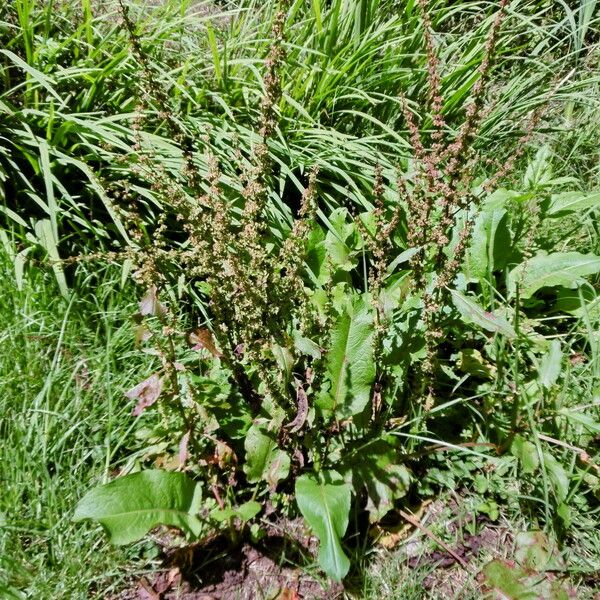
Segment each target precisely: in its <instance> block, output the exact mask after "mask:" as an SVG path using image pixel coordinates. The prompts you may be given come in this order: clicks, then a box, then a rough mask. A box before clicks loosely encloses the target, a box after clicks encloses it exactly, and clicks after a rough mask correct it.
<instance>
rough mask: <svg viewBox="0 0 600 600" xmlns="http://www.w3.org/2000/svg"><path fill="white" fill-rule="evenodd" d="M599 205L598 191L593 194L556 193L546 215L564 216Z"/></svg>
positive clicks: (599, 194) (599, 193)
mask: <svg viewBox="0 0 600 600" xmlns="http://www.w3.org/2000/svg"><path fill="white" fill-rule="evenodd" d="M599 206H600V192H598V191H596V192H592V193H591V194H585V193H582V192H565V193H564V194H556V195H554V196H552V197H551V199H550V206H549V207H548V210H547V211H546V215H547V216H549V217H562V216H563V215H566V214H569V213H573V212H581V211H584V210H587V209H589V208H596V207H599Z"/></svg>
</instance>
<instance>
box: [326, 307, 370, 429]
mask: <svg viewBox="0 0 600 600" xmlns="http://www.w3.org/2000/svg"><path fill="white" fill-rule="evenodd" d="M373 335H374V331H373V315H372V312H371V309H370V305H369V304H368V303H367V301H365V300H364V299H363V298H357V299H355V301H354V302H353V304H352V305H351V306H346V308H345V309H344V310H343V312H342V313H341V314H340V315H339V317H338V319H337V322H336V323H335V324H334V326H333V331H332V333H331V345H330V347H329V350H328V352H327V354H326V375H327V380H328V382H329V389H328V390H327V391H326V392H325V393H323V394H322V395H321V396H320V398H319V405H320V406H321V408H323V409H324V410H326V411H332V412H334V413H335V415H336V417H337V418H340V419H341V418H347V417H350V416H352V415H356V414H359V413H360V412H362V410H363V409H364V408H365V406H366V405H367V404H368V402H369V400H370V399H371V388H372V386H373V381H374V380H375V360H374V357H373Z"/></svg>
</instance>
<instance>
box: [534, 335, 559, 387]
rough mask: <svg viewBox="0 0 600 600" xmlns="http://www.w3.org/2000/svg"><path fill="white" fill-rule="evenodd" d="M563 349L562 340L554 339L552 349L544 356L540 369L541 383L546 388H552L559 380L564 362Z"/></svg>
mask: <svg viewBox="0 0 600 600" xmlns="http://www.w3.org/2000/svg"><path fill="white" fill-rule="evenodd" d="M562 358H563V354H562V350H561V349H560V341H559V340H552V344H551V345H550V350H549V351H548V352H547V354H545V355H544V357H543V358H542V362H541V364H540V369H539V377H540V383H541V384H542V385H543V386H544V387H545V388H546V389H549V388H551V387H552V386H553V385H554V384H555V383H556V382H557V380H558V377H559V375H560V369H561V363H562Z"/></svg>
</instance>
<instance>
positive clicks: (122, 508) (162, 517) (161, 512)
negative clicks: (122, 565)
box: [73, 470, 202, 544]
mask: <svg viewBox="0 0 600 600" xmlns="http://www.w3.org/2000/svg"><path fill="white" fill-rule="evenodd" d="M201 500H202V497H201V487H200V485H199V484H197V483H196V482H195V481H193V480H192V479H190V478H189V477H188V476H187V475H186V474H185V473H174V472H169V471H159V470H152V471H141V472H140V473H133V474H131V475H125V476H124V477H119V478H118V479H115V480H114V481H111V482H110V483H107V484H106V485H101V486H98V487H96V488H94V489H92V490H90V491H89V492H88V493H87V494H86V495H85V496H84V497H83V498H82V499H81V500H80V502H79V504H78V505H77V508H76V509H75V514H74V516H73V519H74V520H75V521H82V520H84V519H91V520H93V521H97V522H98V523H100V524H101V525H102V526H103V527H104V529H105V530H106V532H107V533H108V535H109V536H110V540H111V542H112V543H113V544H129V543H131V542H135V541H137V540H139V539H141V538H142V537H144V535H146V533H148V531H150V530H151V529H152V528H154V527H156V526H158V525H168V526H170V527H177V528H178V529H180V530H181V531H183V532H184V533H185V534H186V535H191V536H198V535H200V533H201V531H202V523H201V522H200V520H199V519H198V513H199V511H200V504H201Z"/></svg>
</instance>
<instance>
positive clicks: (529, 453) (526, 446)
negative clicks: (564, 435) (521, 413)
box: [510, 435, 540, 473]
mask: <svg viewBox="0 0 600 600" xmlns="http://www.w3.org/2000/svg"><path fill="white" fill-rule="evenodd" d="M510 450H511V452H512V454H513V456H515V457H517V458H518V459H519V462H520V463H521V469H522V470H523V473H535V471H537V469H538V467H539V465H540V459H539V456H538V452H537V448H536V446H535V444H534V443H532V442H530V441H528V440H526V439H525V438H524V437H523V436H521V435H516V436H515V438H514V440H513V441H512V444H511V447H510Z"/></svg>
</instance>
